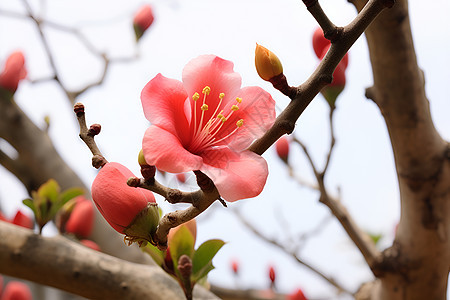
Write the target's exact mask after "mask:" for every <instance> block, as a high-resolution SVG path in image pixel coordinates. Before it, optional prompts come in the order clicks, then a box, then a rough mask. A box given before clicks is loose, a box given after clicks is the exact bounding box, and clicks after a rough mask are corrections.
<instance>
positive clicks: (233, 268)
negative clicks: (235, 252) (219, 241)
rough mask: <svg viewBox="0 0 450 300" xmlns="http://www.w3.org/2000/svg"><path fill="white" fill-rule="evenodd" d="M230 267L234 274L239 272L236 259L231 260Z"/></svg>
mask: <svg viewBox="0 0 450 300" xmlns="http://www.w3.org/2000/svg"><path fill="white" fill-rule="evenodd" d="M231 269H232V270H233V273H234V274H235V275H237V274H238V273H239V262H238V261H237V260H232V261H231Z"/></svg>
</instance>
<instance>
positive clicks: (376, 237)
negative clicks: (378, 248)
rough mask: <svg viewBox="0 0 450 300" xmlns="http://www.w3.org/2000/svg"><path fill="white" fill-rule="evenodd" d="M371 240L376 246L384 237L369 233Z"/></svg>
mask: <svg viewBox="0 0 450 300" xmlns="http://www.w3.org/2000/svg"><path fill="white" fill-rule="evenodd" d="M369 236H370V238H371V239H372V241H373V243H374V244H375V245H377V244H378V242H379V241H380V240H381V238H382V237H383V235H382V234H376V233H369Z"/></svg>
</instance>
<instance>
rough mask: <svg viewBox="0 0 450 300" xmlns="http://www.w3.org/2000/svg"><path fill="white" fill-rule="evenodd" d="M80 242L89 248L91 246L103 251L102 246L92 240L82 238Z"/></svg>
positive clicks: (93, 248)
mask: <svg viewBox="0 0 450 300" xmlns="http://www.w3.org/2000/svg"><path fill="white" fill-rule="evenodd" d="M80 243H81V244H82V245H84V246H86V247H88V248H91V249H92V250H96V251H101V250H100V246H99V245H97V243H96V242H93V241H91V240H81V241H80Z"/></svg>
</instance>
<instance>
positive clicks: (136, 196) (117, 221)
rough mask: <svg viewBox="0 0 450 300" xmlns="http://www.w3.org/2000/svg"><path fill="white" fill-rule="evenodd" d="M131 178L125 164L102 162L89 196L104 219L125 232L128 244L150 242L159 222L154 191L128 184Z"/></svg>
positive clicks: (120, 231)
mask: <svg viewBox="0 0 450 300" xmlns="http://www.w3.org/2000/svg"><path fill="white" fill-rule="evenodd" d="M130 177H134V175H133V173H132V172H131V171H130V170H128V169H127V168H126V167H125V166H123V165H121V164H119V163H116V162H110V163H107V164H105V165H104V166H103V167H102V169H101V170H100V172H99V173H98V174H97V176H96V177H95V179H94V182H93V183H92V190H91V192H92V199H93V200H94V203H95V205H96V206H97V208H98V210H99V211H100V213H101V214H102V215H103V217H104V218H105V219H106V221H107V222H108V223H109V225H111V226H112V227H113V228H114V229H115V230H116V231H118V232H119V233H123V234H125V235H126V237H125V240H127V241H128V242H129V244H131V243H133V242H138V243H140V244H141V243H142V242H144V241H147V242H152V241H153V240H152V235H153V234H154V232H155V231H156V226H157V225H158V222H159V212H158V208H157V206H156V203H155V196H153V193H152V192H150V191H148V190H145V189H140V188H134V187H130V186H128V185H127V180H128V178H130Z"/></svg>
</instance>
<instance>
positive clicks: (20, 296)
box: [0, 281, 32, 300]
mask: <svg viewBox="0 0 450 300" xmlns="http://www.w3.org/2000/svg"><path fill="white" fill-rule="evenodd" d="M31 299H32V296H31V291H30V288H29V287H28V285H26V284H25V283H22V282H19V281H10V282H8V284H7V285H6V286H5V290H4V291H3V294H2V297H1V298H0V300H31Z"/></svg>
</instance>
